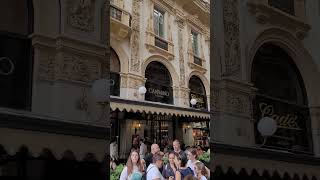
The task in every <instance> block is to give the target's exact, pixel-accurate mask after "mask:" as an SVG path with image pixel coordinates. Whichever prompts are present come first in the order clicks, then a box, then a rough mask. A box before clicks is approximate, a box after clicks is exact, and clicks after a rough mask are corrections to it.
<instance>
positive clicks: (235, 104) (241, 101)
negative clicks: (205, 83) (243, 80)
mask: <svg viewBox="0 0 320 180" xmlns="http://www.w3.org/2000/svg"><path fill="white" fill-rule="evenodd" d="M250 102H251V101H249V97H246V96H245V95H240V94H235V93H228V95H227V99H226V105H227V108H228V111H230V112H231V113H240V114H243V113H246V114H247V115H249V116H250V115H251V114H250V104H249V103H250Z"/></svg>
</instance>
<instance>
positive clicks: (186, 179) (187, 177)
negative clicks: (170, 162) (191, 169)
mask: <svg viewBox="0 0 320 180" xmlns="http://www.w3.org/2000/svg"><path fill="white" fill-rule="evenodd" d="M183 180H197V178H196V177H194V176H193V175H191V174H189V175H187V176H186V177H184V178H183Z"/></svg>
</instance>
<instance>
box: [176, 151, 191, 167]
mask: <svg viewBox="0 0 320 180" xmlns="http://www.w3.org/2000/svg"><path fill="white" fill-rule="evenodd" d="M175 155H176V156H175V159H174V163H175V165H176V166H177V167H186V166H187V162H188V158H187V156H186V155H185V154H179V153H175Z"/></svg>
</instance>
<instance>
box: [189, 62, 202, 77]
mask: <svg viewBox="0 0 320 180" xmlns="http://www.w3.org/2000/svg"><path fill="white" fill-rule="evenodd" d="M188 65H189V67H190V68H191V69H194V70H196V71H198V72H200V73H202V74H205V73H206V72H207V69H206V68H204V67H202V66H199V65H198V64H195V63H193V62H188Z"/></svg>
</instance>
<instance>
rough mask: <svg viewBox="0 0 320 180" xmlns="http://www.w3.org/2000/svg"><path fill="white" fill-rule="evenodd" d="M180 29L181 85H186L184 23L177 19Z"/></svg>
mask: <svg viewBox="0 0 320 180" xmlns="http://www.w3.org/2000/svg"><path fill="white" fill-rule="evenodd" d="M177 23H178V26H179V30H178V44H179V65H180V85H181V86H184V85H185V81H186V80H185V69H184V56H183V54H184V52H183V51H184V49H183V28H184V23H183V21H182V20H177Z"/></svg>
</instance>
